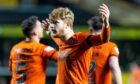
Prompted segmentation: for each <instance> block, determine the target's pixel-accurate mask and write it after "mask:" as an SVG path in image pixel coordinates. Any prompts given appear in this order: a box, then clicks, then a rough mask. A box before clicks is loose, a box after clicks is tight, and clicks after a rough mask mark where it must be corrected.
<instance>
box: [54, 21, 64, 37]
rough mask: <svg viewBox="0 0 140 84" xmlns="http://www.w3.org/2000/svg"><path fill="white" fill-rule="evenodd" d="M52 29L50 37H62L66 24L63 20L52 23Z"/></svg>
mask: <svg viewBox="0 0 140 84" xmlns="http://www.w3.org/2000/svg"><path fill="white" fill-rule="evenodd" d="M53 25H54V28H53V29H52V33H53V34H52V35H55V36H57V37H61V36H63V35H64V32H65V28H66V23H65V22H64V21H63V20H57V21H56V22H54V23H53Z"/></svg>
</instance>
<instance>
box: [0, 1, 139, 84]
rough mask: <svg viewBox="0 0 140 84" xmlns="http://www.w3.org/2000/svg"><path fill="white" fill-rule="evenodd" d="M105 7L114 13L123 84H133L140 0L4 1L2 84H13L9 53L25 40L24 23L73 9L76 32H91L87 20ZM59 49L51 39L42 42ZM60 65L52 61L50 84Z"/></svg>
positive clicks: (0, 22) (0, 23)
mask: <svg viewBox="0 0 140 84" xmlns="http://www.w3.org/2000/svg"><path fill="white" fill-rule="evenodd" d="M102 3H105V4H107V5H108V6H109V9H110V11H111V15H110V23H111V41H114V42H116V43H117V45H118V47H119V51H120V57H119V60H120V66H121V70H122V75H123V84H131V82H130V81H131V78H132V70H133V68H134V65H135V64H137V65H140V49H139V48H140V0H0V84H9V82H10V79H11V73H10V72H9V70H8V59H9V53H10V52H9V51H10V49H11V47H12V45H14V44H15V43H17V42H19V41H21V40H23V39H24V36H23V35H22V32H21V30H20V28H21V22H22V20H23V19H25V18H27V17H29V16H31V15H36V16H38V17H39V19H40V20H42V19H45V18H47V17H48V14H49V13H50V12H51V11H52V10H53V9H54V8H56V7H59V6H63V7H69V8H70V9H71V10H73V12H74V13H75V22H74V25H75V26H74V29H75V31H76V32H78V31H83V32H86V31H88V25H87V20H88V19H89V18H90V17H92V16H94V15H99V13H98V8H99V5H101V4H102ZM41 42H42V43H44V44H49V45H51V46H53V47H55V48H57V46H56V45H55V43H54V42H53V41H52V40H51V39H50V38H47V37H46V38H44V39H42V40H41ZM56 73H57V65H56V64H55V63H54V62H52V61H50V62H49V64H48V68H47V84H54V82H55V77H56Z"/></svg>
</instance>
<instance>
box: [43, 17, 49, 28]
mask: <svg viewBox="0 0 140 84" xmlns="http://www.w3.org/2000/svg"><path fill="white" fill-rule="evenodd" d="M49 25H50V22H49V20H48V19H46V20H42V26H43V29H44V30H45V31H48V28H49Z"/></svg>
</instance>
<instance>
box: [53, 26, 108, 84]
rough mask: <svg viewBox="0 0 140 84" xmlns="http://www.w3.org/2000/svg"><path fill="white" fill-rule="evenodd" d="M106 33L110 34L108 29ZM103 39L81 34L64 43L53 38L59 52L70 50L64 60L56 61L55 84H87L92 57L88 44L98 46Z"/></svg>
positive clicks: (101, 36) (100, 36)
mask: <svg viewBox="0 0 140 84" xmlns="http://www.w3.org/2000/svg"><path fill="white" fill-rule="evenodd" d="M107 31H108V32H107V33H109V32H110V30H109V28H108V30H107ZM108 35H109V34H107V38H106V39H107V40H108V38H109V36H108ZM103 39H104V37H103V35H96V36H92V35H89V34H87V33H82V32H79V33H76V34H74V35H73V36H72V37H71V38H70V39H68V40H67V41H65V42H62V41H61V40H60V39H59V38H53V40H54V41H55V42H56V44H57V45H58V46H59V49H60V50H61V51H63V50H67V49H71V51H70V54H69V56H68V58H67V59H66V60H63V61H58V73H57V79H56V84H88V71H89V66H90V61H91V56H92V50H91V48H90V47H91V45H90V44H92V45H99V44H101V43H102V42H103V41H104V40H103Z"/></svg>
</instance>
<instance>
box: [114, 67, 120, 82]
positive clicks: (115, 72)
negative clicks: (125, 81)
mask: <svg viewBox="0 0 140 84" xmlns="http://www.w3.org/2000/svg"><path fill="white" fill-rule="evenodd" d="M112 73H113V75H114V81H115V84H122V76H121V70H120V68H119V67H118V68H117V69H116V70H112Z"/></svg>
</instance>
